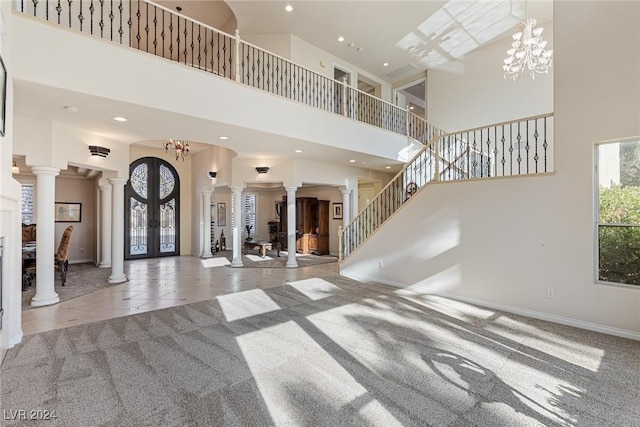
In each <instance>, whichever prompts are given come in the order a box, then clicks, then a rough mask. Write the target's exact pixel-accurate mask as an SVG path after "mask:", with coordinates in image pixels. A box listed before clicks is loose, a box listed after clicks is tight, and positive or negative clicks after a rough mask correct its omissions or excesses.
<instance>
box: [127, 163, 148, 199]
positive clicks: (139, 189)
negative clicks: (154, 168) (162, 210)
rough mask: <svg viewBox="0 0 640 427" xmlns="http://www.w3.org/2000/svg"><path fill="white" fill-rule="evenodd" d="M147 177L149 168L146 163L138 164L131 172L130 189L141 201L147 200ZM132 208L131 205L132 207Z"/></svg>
mask: <svg viewBox="0 0 640 427" xmlns="http://www.w3.org/2000/svg"><path fill="white" fill-rule="evenodd" d="M148 176H149V167H148V166H147V164H146V163H140V164H139V165H138V166H136V168H135V169H134V170H133V172H131V187H132V188H133V191H135V192H136V193H138V195H140V197H142V198H143V199H146V198H147V179H148ZM132 207H133V205H132Z"/></svg>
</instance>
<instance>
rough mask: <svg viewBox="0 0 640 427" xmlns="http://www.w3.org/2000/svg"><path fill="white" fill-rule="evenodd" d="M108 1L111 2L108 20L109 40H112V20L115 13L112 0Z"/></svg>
mask: <svg viewBox="0 0 640 427" xmlns="http://www.w3.org/2000/svg"><path fill="white" fill-rule="evenodd" d="M109 3H110V4H111V11H110V12H109V22H110V29H109V31H110V35H109V40H111V41H113V20H114V19H115V15H114V14H113V0H111V1H110V2H109Z"/></svg>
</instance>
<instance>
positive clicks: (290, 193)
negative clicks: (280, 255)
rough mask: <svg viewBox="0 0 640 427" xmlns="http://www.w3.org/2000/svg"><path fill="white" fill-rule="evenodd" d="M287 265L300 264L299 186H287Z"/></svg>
mask: <svg viewBox="0 0 640 427" xmlns="http://www.w3.org/2000/svg"><path fill="white" fill-rule="evenodd" d="M284 189H285V190H287V264H286V265H287V267H289V268H295V267H297V266H298V261H296V235H297V230H296V225H297V224H296V190H297V189H298V187H293V186H287V187H285V188H284Z"/></svg>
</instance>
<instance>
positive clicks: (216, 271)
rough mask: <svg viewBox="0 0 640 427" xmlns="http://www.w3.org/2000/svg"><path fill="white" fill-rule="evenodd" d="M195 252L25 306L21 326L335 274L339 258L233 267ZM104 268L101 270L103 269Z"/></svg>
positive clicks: (71, 322) (41, 326)
mask: <svg viewBox="0 0 640 427" xmlns="http://www.w3.org/2000/svg"><path fill="white" fill-rule="evenodd" d="M215 259H216V258H211V259H209V260H202V259H200V258H197V257H192V256H180V257H166V258H155V259H142V260H132V261H126V262H125V267H124V268H125V274H126V276H127V278H128V279H129V281H127V282H125V283H121V284H117V285H111V286H108V287H107V288H104V289H101V290H99V291H96V292H93V293H91V294H88V295H84V296H81V297H78V298H74V299H71V300H68V301H64V302H61V303H59V304H56V305H52V306H48V307H39V308H37V309H30V310H24V311H23V313H22V332H23V334H24V335H31V334H34V333H37V332H44V331H50V330H54V329H60V328H66V327H69V326H75V325H81V324H85V323H91V322H96V321H101V320H106V319H112V318H115V317H121V316H127V315H131V314H137V313H143V312H147V311H151V310H157V309H161V308H167V307H173V306H178V305H183V304H189V303H192V302H198V301H204V300H208V299H211V298H214V297H216V296H219V295H223V294H229V293H233V292H238V291H244V290H248V289H267V288H271V287H277V286H282V284H283V283H285V282H287V281H294V280H301V279H307V278H311V277H323V276H327V275H335V274H337V271H338V266H337V263H329V264H323V265H321V266H317V267H314V266H310V267H304V268H297V269H286V268H231V267H228V266H217V267H210V266H211V265H214V264H212V263H211V260H215ZM103 271H104V270H96V275H100V274H101V273H102V272H103Z"/></svg>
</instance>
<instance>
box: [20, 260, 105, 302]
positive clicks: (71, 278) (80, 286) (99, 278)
mask: <svg viewBox="0 0 640 427" xmlns="http://www.w3.org/2000/svg"><path fill="white" fill-rule="evenodd" d="M109 274H111V269H110V268H98V267H96V266H95V265H94V264H93V263H82V264H70V265H69V271H68V272H67V283H66V285H65V286H62V282H61V281H60V274H59V273H58V272H57V271H56V274H55V276H54V277H55V282H54V286H55V291H56V293H57V294H58V296H59V297H60V301H67V300H70V299H73V298H77V297H80V296H83V295H87V294H90V293H92V292H95V291H97V290H100V289H103V288H106V287H107V286H110V285H109V284H108V283H107V279H108V277H109ZM35 294H36V287H35V284H33V285H31V287H30V288H28V289H27V290H26V291H23V292H22V309H23V310H25V309H30V308H35V307H31V305H29V304H30V303H31V299H32V298H33V297H34V295H35Z"/></svg>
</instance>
